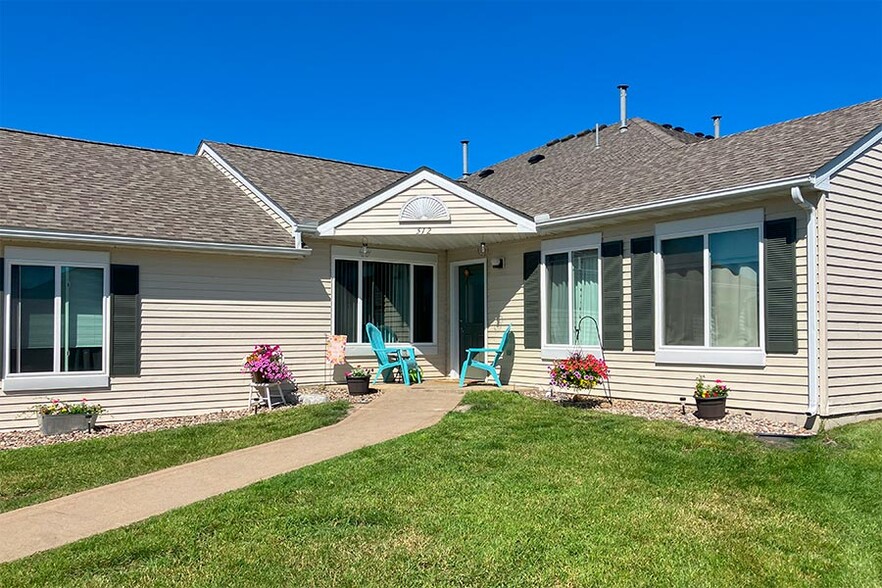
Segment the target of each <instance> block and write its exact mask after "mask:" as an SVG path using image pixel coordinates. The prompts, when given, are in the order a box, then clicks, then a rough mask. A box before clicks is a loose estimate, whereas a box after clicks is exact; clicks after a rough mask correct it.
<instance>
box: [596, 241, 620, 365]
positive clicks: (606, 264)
mask: <svg viewBox="0 0 882 588" xmlns="http://www.w3.org/2000/svg"><path fill="white" fill-rule="evenodd" d="M623 246H624V243H623V242H622V241H609V242H606V243H603V244H601V246H600V255H601V257H602V258H603V259H602V262H601V266H602V272H603V274H602V276H601V286H602V288H603V291H602V292H601V300H602V302H601V305H600V306H601V309H602V312H603V341H602V343H603V348H604V349H607V350H610V351H622V350H623V349H624V348H625V326H624V322H623V319H622V314H623V312H624V310H623V308H622V304H623V298H624V293H623V291H622V248H623Z"/></svg>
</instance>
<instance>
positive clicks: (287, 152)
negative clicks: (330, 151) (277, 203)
mask: <svg viewBox="0 0 882 588" xmlns="http://www.w3.org/2000/svg"><path fill="white" fill-rule="evenodd" d="M205 143H209V144H211V143H214V144H215V145H229V146H230V147H238V148H239V149H250V150H252V151H265V152H267V153H278V154H279V155H290V156H292V157H303V158H304V159H316V160H318V161H328V162H331V163H342V164H343V165H352V166H355V167H366V168H368V169H377V170H381V171H388V172H395V173H398V174H407V173H410V172H406V171H403V170H400V169H392V168H390V167H380V166H379V165H370V164H367V163H355V162H353V161H344V160H342V159H333V158H331V157H321V156H318V155H306V154H303V153H294V152H292V151H282V150H281V149H270V148H268V147H255V146H253V145H242V144H240V143H228V142H226V141H209V140H207V139H206V140H205Z"/></svg>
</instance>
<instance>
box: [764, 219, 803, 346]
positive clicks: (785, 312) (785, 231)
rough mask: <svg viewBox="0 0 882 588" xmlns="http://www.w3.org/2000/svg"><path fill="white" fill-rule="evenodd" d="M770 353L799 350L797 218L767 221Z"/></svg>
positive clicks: (767, 300)
mask: <svg viewBox="0 0 882 588" xmlns="http://www.w3.org/2000/svg"><path fill="white" fill-rule="evenodd" d="M765 245H766V247H765V252H766V259H765V265H766V271H765V273H766V276H765V277H766V309H765V312H766V352H768V353H796V352H797V350H798V342H797V333H796V219H795V218H785V219H781V220H773V221H766V225H765Z"/></svg>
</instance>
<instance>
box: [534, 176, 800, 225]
mask: <svg viewBox="0 0 882 588" xmlns="http://www.w3.org/2000/svg"><path fill="white" fill-rule="evenodd" d="M800 185H803V186H808V185H811V182H810V180H809V177H808V176H794V177H791V178H784V179H781V180H773V181H771V182H761V183H758V184H748V185H746V186H740V187H737V188H731V189H725V190H715V191H712V192H700V193H697V194H691V195H688V196H682V197H678V198H671V199H670V200H660V201H654V202H648V203H646V204H635V205H633V206H625V207H622V208H614V209H611V210H604V211H602V212H591V213H587V214H573V215H569V216H562V217H559V218H549V219H544V220H541V221H539V222H537V223H536V228H537V230H539V231H540V233H541V232H542V230H544V229H555V228H557V227H568V226H572V228H574V229H575V228H577V227H578V226H579V225H580V224H583V223H584V224H590V223H593V222H596V221H599V220H604V219H609V218H616V217H620V216H625V215H628V214H639V213H641V212H650V211H655V210H664V209H666V208H674V207H677V206H683V205H687V204H698V203H701V202H708V201H713V200H722V199H725V198H730V197H734V196H746V195H748V194H761V193H764V192H769V191H772V190H776V189H779V188H790V187H792V186H800Z"/></svg>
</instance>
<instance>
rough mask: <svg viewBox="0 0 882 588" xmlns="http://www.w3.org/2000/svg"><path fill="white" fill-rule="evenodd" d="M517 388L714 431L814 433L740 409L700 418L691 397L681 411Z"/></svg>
mask: <svg viewBox="0 0 882 588" xmlns="http://www.w3.org/2000/svg"><path fill="white" fill-rule="evenodd" d="M517 392H518V393H519V394H521V395H522V396H528V397H530V398H536V399H540V400H548V401H551V402H557V403H559V404H561V405H563V406H578V407H581V408H587V409H590V410H596V411H598V412H607V413H610V414H627V415H631V416H636V417H642V418H645V419H649V420H668V421H677V422H678V423H683V424H685V425H692V426H695V427H702V428H705V429H715V430H717V431H727V432H729V433H748V434H751V435H793V436H800V437H811V436H812V435H814V433H813V432H812V431H809V430H807V429H805V428H803V427H800V426H799V425H795V424H793V423H785V422H779V421H773V420H770V419H764V418H760V417H756V416H750V415H746V414H743V413H733V412H731V411H730V412H727V414H726V416H725V418H722V419H720V420H718V421H708V420H704V419H699V418H698V417H696V416H695V415H694V414H693V413H694V412H695V404H694V402H693V401H692V399H690V400H689V401H687V403H686V414H681V412H680V411H681V409H680V405H679V404H669V403H662V402H643V401H637V400H619V399H613V401H612V404H610V403H609V401H608V400H606V399H601V398H598V397H596V396H593V395H592V396H579V397H577V398H576V400H575V401H574V400H572V399H571V398H570V396H569V395H554V396H551V397H549V393H548V392H547V391H545V390H541V389H538V388H537V389H533V390H520V389H519V390H518V391H517Z"/></svg>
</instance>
